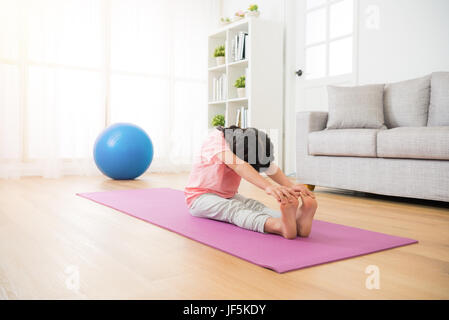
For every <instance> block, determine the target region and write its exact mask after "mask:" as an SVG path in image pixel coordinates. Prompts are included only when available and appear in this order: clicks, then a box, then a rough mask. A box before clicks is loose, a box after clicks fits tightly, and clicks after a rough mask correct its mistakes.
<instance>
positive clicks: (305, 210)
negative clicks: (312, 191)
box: [296, 193, 318, 237]
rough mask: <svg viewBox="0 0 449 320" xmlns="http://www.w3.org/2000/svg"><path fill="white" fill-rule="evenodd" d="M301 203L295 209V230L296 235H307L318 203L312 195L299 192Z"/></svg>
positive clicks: (310, 229)
mask: <svg viewBox="0 0 449 320" xmlns="http://www.w3.org/2000/svg"><path fill="white" fill-rule="evenodd" d="M301 200H302V205H301V206H300V207H299V208H298V210H297V211H296V230H297V232H298V236H300V237H308V236H309V235H310V232H311V231H312V221H313V217H314V216H315V212H316V209H317V208H318V204H317V202H316V200H315V199H313V198H312V197H309V196H306V195H303V194H302V193H301Z"/></svg>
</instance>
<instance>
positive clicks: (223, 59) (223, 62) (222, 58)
mask: <svg viewBox="0 0 449 320" xmlns="http://www.w3.org/2000/svg"><path fill="white" fill-rule="evenodd" d="M215 61H216V62H217V66H221V65H223V64H225V57H215Z"/></svg>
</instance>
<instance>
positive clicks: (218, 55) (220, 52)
mask: <svg viewBox="0 0 449 320" xmlns="http://www.w3.org/2000/svg"><path fill="white" fill-rule="evenodd" d="M214 57H215V61H217V66H221V65H222V64H225V46H224V44H223V45H221V46H218V47H216V48H215V51H214Z"/></svg>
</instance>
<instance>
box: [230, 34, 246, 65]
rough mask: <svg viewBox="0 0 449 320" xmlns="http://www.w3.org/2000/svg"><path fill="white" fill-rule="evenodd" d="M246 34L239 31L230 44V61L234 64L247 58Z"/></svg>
mask: <svg viewBox="0 0 449 320" xmlns="http://www.w3.org/2000/svg"><path fill="white" fill-rule="evenodd" d="M247 44H248V33H246V32H243V31H240V32H239V33H238V34H236V35H235V36H234V39H233V40H232V42H231V61H232V62H236V61H240V60H244V59H246V58H247V55H246V48H247V47H248V45H247Z"/></svg>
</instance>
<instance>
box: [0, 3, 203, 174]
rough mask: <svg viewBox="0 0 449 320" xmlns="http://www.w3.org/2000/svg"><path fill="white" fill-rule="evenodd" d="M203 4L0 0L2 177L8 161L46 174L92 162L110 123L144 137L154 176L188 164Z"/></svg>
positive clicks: (199, 111) (197, 120) (199, 126)
mask: <svg viewBox="0 0 449 320" xmlns="http://www.w3.org/2000/svg"><path fill="white" fill-rule="evenodd" d="M210 8H211V6H210V1H209V0H192V1H188V2H186V1H183V0H151V1H147V0H0V177H2V176H5V175H6V176H7V175H8V174H9V173H5V170H6V169H5V170H3V169H2V168H5V164H6V163H8V165H11V163H12V164H14V165H16V167H15V169H14V170H13V171H15V172H19V173H18V175H22V174H23V175H24V174H26V173H25V171H27V170H28V169H26V168H30V167H31V168H32V170H31V171H33V174H37V175H44V176H57V175H60V174H64V173H66V172H67V171H64V170H63V169H64V166H66V164H67V162H70V161H71V162H76V161H79V160H83V161H84V160H86V161H85V162H86V163H89V164H92V163H93V161H92V149H93V144H94V142H95V139H96V137H97V135H98V134H99V133H100V132H101V130H102V129H103V128H104V127H105V125H108V124H111V123H115V122H132V123H135V124H137V125H139V126H141V127H143V128H144V129H145V130H146V131H147V132H148V134H149V135H150V136H151V138H152V140H153V144H154V145H155V150H156V152H155V157H154V160H153V164H152V169H153V170H158V169H161V170H167V169H173V168H175V170H176V168H179V166H182V165H185V166H187V164H190V160H191V157H192V153H193V149H194V146H195V144H197V143H198V142H199V141H200V140H201V139H200V138H201V135H202V134H204V132H205V131H206V130H207V126H206V125H205V123H206V121H205V119H202V118H201V117H204V118H205V117H207V112H206V110H205V108H206V106H207V101H206V75H207V73H206V71H207V56H206V55H207V32H208V25H209V21H208V19H209V18H208V17H210V16H211V12H210V11H209V10H210ZM2 165H3V167H2ZM92 167H93V166H92ZM45 168H47V169H49V170H50V171H51V172H50V173H48V172H43V171H44V170H47V169H45ZM71 168H73V166H71ZM78 168H79V167H78ZM93 168H94V167H93ZM10 169H11V166H9V169H8V170H10ZM25 169H26V170H25ZM28 171H29V170H28ZM83 172H84V171H82V172H79V171H75V172H67V173H75V174H77V173H83Z"/></svg>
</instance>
